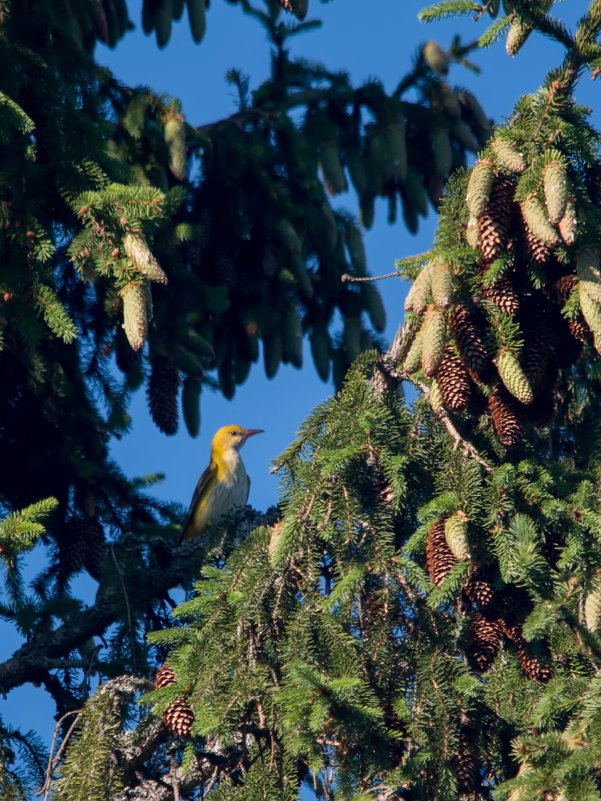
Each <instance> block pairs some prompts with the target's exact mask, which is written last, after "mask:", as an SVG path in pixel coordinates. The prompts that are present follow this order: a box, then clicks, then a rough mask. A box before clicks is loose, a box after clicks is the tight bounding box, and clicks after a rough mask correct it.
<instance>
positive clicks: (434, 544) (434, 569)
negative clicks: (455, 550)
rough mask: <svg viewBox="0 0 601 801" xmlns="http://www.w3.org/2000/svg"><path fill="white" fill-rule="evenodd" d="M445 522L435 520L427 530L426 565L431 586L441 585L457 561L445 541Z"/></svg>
mask: <svg viewBox="0 0 601 801" xmlns="http://www.w3.org/2000/svg"><path fill="white" fill-rule="evenodd" d="M444 529H445V521H444V520H437V521H436V523H434V524H433V525H432V526H430V529H429V530H428V537H427V539H426V564H427V567H428V574H429V576H430V579H431V581H432V583H433V584H436V586H438V585H439V584H442V582H443V581H444V580H445V578H446V577H447V576H448V575H449V573H450V572H451V570H452V568H453V565H454V564H456V562H457V560H456V559H455V557H454V556H453V554H452V552H451V549H450V548H449V546H448V545H447V541H446V539H445V533H444Z"/></svg>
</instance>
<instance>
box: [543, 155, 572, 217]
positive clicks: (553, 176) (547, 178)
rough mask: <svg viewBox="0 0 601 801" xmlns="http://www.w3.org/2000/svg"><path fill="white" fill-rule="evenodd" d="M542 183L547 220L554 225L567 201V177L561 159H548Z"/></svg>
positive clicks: (561, 215)
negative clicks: (547, 214)
mask: <svg viewBox="0 0 601 801" xmlns="http://www.w3.org/2000/svg"><path fill="white" fill-rule="evenodd" d="M543 184H544V187H545V203H546V205H547V211H548V213H549V222H551V223H553V224H554V225H556V224H557V223H558V222H559V221H560V220H561V219H562V217H563V215H564V214H565V210H566V206H567V203H568V179H567V174H566V168H565V165H564V164H562V163H561V161H550V162H549V164H547V165H546V166H545V169H544V170H543Z"/></svg>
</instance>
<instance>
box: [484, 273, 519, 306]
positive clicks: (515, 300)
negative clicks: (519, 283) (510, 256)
mask: <svg viewBox="0 0 601 801" xmlns="http://www.w3.org/2000/svg"><path fill="white" fill-rule="evenodd" d="M480 293H481V295H482V297H483V298H486V300H490V302H491V303H494V304H495V306H498V307H499V309H501V311H502V312H504V313H505V314H516V313H517V311H518V310H519V308H520V297H519V295H518V293H517V290H516V288H515V287H514V285H513V284H512V283H511V279H510V278H509V277H508V276H506V275H503V276H501V278H499V280H498V281H496V282H495V283H494V284H493V285H492V286H483V287H482V289H481V290H480Z"/></svg>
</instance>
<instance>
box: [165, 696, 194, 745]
mask: <svg viewBox="0 0 601 801" xmlns="http://www.w3.org/2000/svg"><path fill="white" fill-rule="evenodd" d="M163 722H164V723H165V725H166V726H167V728H168V729H169V730H170V731H171V732H173V734H175V735H176V736H177V737H187V736H188V735H189V734H190V729H191V728H192V724H193V723H194V712H192V710H191V709H190V707H189V706H188V704H187V702H186V699H185V698H179V699H178V700H177V701H174V702H173V703H172V704H170V705H169V706H168V707H167V709H166V710H165V711H164V712H163Z"/></svg>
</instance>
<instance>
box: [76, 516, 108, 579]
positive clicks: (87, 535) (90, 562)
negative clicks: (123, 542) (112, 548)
mask: <svg viewBox="0 0 601 801" xmlns="http://www.w3.org/2000/svg"><path fill="white" fill-rule="evenodd" d="M82 533H83V536H84V541H85V548H86V553H85V559H84V567H85V569H86V570H87V571H88V573H89V574H90V576H92V578H94V579H96V581H100V578H101V576H102V568H103V566H104V562H105V560H106V557H107V556H108V546H107V544H106V539H105V536H104V529H103V528H102V526H101V524H100V523H99V522H98V520H94V519H93V518H89V519H88V520H86V521H85V527H84V526H82Z"/></svg>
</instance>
